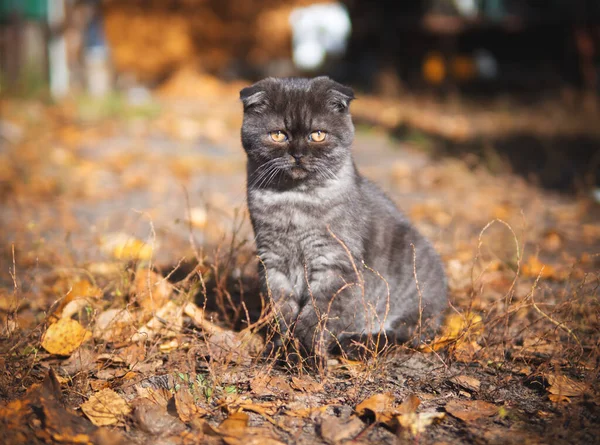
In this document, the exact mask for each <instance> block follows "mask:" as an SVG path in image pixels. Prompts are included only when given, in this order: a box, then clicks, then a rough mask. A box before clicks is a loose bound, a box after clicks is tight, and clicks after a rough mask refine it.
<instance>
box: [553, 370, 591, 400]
mask: <svg viewBox="0 0 600 445" xmlns="http://www.w3.org/2000/svg"><path fill="white" fill-rule="evenodd" d="M544 377H545V378H546V380H548V383H549V385H550V386H549V387H548V392H549V393H550V394H554V395H557V396H566V397H579V396H582V395H583V394H584V393H585V392H586V390H587V386H586V385H585V384H584V383H581V382H576V381H574V380H571V379H570V378H568V377H567V376H564V375H562V374H545V375H544Z"/></svg>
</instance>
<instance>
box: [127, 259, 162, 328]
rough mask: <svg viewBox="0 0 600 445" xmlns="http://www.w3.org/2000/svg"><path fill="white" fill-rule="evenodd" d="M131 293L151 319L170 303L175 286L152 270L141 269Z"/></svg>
mask: <svg viewBox="0 0 600 445" xmlns="http://www.w3.org/2000/svg"><path fill="white" fill-rule="evenodd" d="M129 293H130V294H131V295H132V296H133V300H134V301H135V302H136V303H137V304H138V306H139V307H140V308H141V309H142V312H143V313H144V314H147V316H148V317H149V316H151V315H152V314H153V313H154V312H155V311H157V310H158V309H159V308H161V307H163V306H164V305H165V304H166V303H167V302H168V301H169V298H170V297H171V294H172V293H173V285H172V284H171V283H169V282H168V281H167V279H166V278H164V277H162V276H161V275H159V274H157V273H156V272H153V271H152V270H148V269H140V270H138V271H137V272H136V274H135V279H134V281H133V283H132V285H131V288H130V290H129Z"/></svg>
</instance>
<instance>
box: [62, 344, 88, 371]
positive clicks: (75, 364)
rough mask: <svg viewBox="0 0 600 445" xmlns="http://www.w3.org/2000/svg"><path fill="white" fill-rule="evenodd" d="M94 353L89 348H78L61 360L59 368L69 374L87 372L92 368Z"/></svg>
mask: <svg viewBox="0 0 600 445" xmlns="http://www.w3.org/2000/svg"><path fill="white" fill-rule="evenodd" d="M95 363H96V353H95V352H94V351H93V350H92V349H91V348H79V349H78V350H77V351H75V352H74V353H73V354H71V356H70V357H69V358H68V359H66V360H65V361H64V362H62V365H61V369H62V370H63V371H64V372H65V373H66V374H67V375H70V376H74V375H75V374H78V373H80V372H87V371H90V370H92V369H93V368H94V366H95Z"/></svg>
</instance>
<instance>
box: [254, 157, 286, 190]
mask: <svg viewBox="0 0 600 445" xmlns="http://www.w3.org/2000/svg"><path fill="white" fill-rule="evenodd" d="M278 161H279V159H277V158H275V159H271V160H270V161H267V162H265V163H264V164H262V165H261V166H260V167H258V168H257V169H256V170H255V171H254V172H253V173H252V174H251V175H250V176H251V177H252V176H255V175H256V176H255V177H252V185H257V184H259V183H260V184H262V182H263V181H264V179H265V178H266V177H268V176H269V174H270V173H271V172H272V171H273V169H277V166H276V165H275V164H276V163H277V162H278ZM261 170H262V171H261Z"/></svg>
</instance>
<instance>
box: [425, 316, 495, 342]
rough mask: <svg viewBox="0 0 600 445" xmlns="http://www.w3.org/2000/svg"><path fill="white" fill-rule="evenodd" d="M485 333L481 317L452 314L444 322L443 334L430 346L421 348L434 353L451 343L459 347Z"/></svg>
mask: <svg viewBox="0 0 600 445" xmlns="http://www.w3.org/2000/svg"><path fill="white" fill-rule="evenodd" d="M482 333H483V323H482V318H481V316H480V315H477V314H474V313H472V312H468V313H466V314H456V313H453V314H450V315H449V316H448V317H446V319H445V320H444V325H443V326H442V332H441V334H440V335H438V336H436V338H435V339H434V340H433V341H432V342H431V343H429V344H426V345H422V346H420V347H419V349H420V350H421V351H424V352H432V351H438V350H439V349H442V348H444V347H445V346H447V345H448V344H450V343H456V344H457V345H458V344H460V343H462V342H464V341H467V340H470V337H476V336H479V335H481V334H482Z"/></svg>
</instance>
